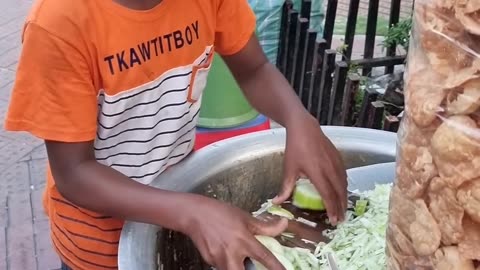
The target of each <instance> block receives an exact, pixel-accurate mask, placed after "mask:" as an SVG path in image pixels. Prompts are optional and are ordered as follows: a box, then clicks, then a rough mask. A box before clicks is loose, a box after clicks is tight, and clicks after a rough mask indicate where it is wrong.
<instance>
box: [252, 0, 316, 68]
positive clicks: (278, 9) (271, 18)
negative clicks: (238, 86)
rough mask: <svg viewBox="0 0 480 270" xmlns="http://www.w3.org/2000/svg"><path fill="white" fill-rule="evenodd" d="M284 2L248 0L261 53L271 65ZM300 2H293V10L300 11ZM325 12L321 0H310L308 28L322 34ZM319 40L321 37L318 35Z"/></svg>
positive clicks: (275, 57)
mask: <svg viewBox="0 0 480 270" xmlns="http://www.w3.org/2000/svg"><path fill="white" fill-rule="evenodd" d="M284 2H285V1H284V0H269V1H265V0H248V4H249V5H250V7H251V8H252V10H253V11H254V12H255V15H256V18H257V36H258V39H259V41H260V45H262V48H263V51H264V52H265V54H266V55H267V57H268V60H269V61H270V62H271V63H272V64H276V61H277V51H278V44H279V40H278V37H279V35H280V24H281V18H282V6H283V3H284ZM301 4H302V1H301V0H293V8H294V9H296V10H298V11H300V8H301ZM324 17H325V12H324V10H323V0H312V6H311V12H310V28H311V29H315V30H316V31H317V32H318V33H323V21H324ZM318 37H319V38H321V37H322V35H318Z"/></svg>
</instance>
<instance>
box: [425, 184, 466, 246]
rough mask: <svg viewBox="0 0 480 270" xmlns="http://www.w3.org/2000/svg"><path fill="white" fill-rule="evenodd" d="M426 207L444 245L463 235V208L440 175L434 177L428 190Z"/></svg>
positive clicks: (457, 239) (455, 242) (453, 242)
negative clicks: (440, 234)
mask: <svg viewBox="0 0 480 270" xmlns="http://www.w3.org/2000/svg"><path fill="white" fill-rule="evenodd" d="M428 198H429V205H428V208H429V209H430V212H431V213H432V215H433V217H434V218H435V220H436V221H437V223H438V225H439V227H440V231H441V232H442V243H443V244H444V245H452V244H458V243H459V242H460V241H461V240H462V238H463V236H464V233H463V227H462V220H463V215H464V210H463V209H464V208H462V206H461V205H460V203H459V202H458V201H457V194H456V192H455V190H453V189H452V188H450V187H449V186H448V185H447V183H446V182H445V181H444V180H443V179H442V178H440V177H436V178H434V179H433V180H432V181H431V183H430V187H429V190H428Z"/></svg>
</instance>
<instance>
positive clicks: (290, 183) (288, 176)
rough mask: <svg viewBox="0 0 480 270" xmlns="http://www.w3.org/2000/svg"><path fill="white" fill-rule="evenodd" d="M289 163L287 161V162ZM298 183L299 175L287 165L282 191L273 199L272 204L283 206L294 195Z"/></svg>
mask: <svg viewBox="0 0 480 270" xmlns="http://www.w3.org/2000/svg"><path fill="white" fill-rule="evenodd" d="M285 162H287V161H285ZM296 181H297V174H296V172H295V170H294V169H292V168H291V166H290V165H288V164H286V165H285V169H284V176H283V183H282V189H281V190H280V193H278V195H277V196H276V197H275V198H273V200H272V202H273V203H274V204H282V203H283V202H285V201H286V200H288V198H290V196H291V195H292V192H293V189H294V188H295V183H296Z"/></svg>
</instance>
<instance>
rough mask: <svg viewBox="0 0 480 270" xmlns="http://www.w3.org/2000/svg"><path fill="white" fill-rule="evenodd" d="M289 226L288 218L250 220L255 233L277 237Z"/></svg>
mask: <svg viewBox="0 0 480 270" xmlns="http://www.w3.org/2000/svg"><path fill="white" fill-rule="evenodd" d="M287 227H288V220H287V219H286V218H279V219H274V220H268V221H262V220H259V219H256V218H252V220H251V222H250V231H251V232H252V234H253V235H265V236H271V237H275V236H277V235H279V234H281V233H282V232H284V231H285V230H286V229H287Z"/></svg>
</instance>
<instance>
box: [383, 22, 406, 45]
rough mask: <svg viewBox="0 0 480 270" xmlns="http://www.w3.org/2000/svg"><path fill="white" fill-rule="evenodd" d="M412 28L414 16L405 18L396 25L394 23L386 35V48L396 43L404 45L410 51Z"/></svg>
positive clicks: (384, 43)
mask: <svg viewBox="0 0 480 270" xmlns="http://www.w3.org/2000/svg"><path fill="white" fill-rule="evenodd" d="M411 29H412V18H408V19H403V20H401V21H400V22H398V23H397V24H396V25H393V26H392V27H391V28H390V29H389V30H388V33H387V35H386V36H385V40H384V41H383V44H382V45H383V46H384V47H385V48H387V47H391V46H394V45H400V46H402V47H403V48H404V49H405V51H407V52H408V45H409V43H410V30H411Z"/></svg>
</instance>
